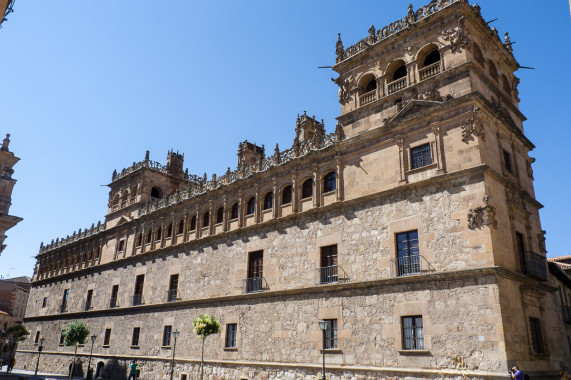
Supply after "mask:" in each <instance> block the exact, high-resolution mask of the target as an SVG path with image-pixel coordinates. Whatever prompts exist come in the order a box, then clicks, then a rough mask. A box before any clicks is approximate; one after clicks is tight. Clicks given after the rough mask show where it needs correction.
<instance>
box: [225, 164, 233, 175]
mask: <svg viewBox="0 0 571 380" xmlns="http://www.w3.org/2000/svg"><path fill="white" fill-rule="evenodd" d="M230 173H232V171H231V170H230V166H228V170H226V175H227V176H229V175H230Z"/></svg>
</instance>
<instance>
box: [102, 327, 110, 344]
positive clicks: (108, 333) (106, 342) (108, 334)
mask: <svg viewBox="0 0 571 380" xmlns="http://www.w3.org/2000/svg"><path fill="white" fill-rule="evenodd" d="M110 341H111V329H105V337H104V338H103V346H107V347H109V342H110Z"/></svg>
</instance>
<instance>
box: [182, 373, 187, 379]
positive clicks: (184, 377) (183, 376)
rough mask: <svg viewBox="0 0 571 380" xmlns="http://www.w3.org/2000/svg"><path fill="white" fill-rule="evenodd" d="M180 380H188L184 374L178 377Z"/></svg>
mask: <svg viewBox="0 0 571 380" xmlns="http://www.w3.org/2000/svg"><path fill="white" fill-rule="evenodd" d="M180 380H188V376H187V375H186V373H183V374H181V375H180Z"/></svg>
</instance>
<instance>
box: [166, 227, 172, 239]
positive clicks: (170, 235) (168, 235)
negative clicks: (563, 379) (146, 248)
mask: <svg viewBox="0 0 571 380" xmlns="http://www.w3.org/2000/svg"><path fill="white" fill-rule="evenodd" d="M167 237H168V238H170V237H172V223H171V224H169V226H168V227H167Z"/></svg>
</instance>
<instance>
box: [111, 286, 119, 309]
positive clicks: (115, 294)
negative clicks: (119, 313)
mask: <svg viewBox="0 0 571 380" xmlns="http://www.w3.org/2000/svg"><path fill="white" fill-rule="evenodd" d="M118 296H119V285H113V288H112V289H111V299H110V300H109V307H116V306H117V297H118Z"/></svg>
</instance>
